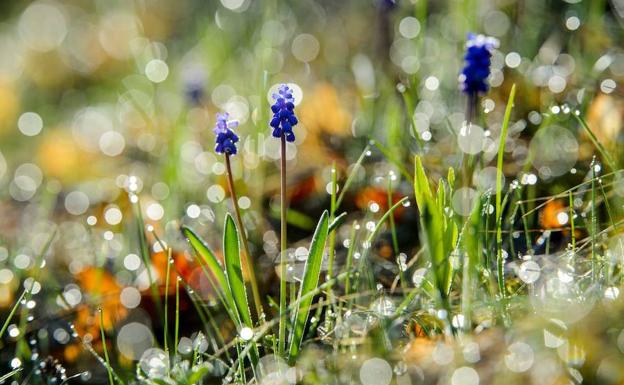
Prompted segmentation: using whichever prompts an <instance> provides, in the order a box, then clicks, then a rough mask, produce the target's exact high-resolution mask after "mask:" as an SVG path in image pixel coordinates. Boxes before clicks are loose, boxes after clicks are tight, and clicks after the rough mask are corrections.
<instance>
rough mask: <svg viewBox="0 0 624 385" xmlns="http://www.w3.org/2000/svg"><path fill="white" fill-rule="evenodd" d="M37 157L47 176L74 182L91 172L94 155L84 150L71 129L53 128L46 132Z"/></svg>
mask: <svg viewBox="0 0 624 385" xmlns="http://www.w3.org/2000/svg"><path fill="white" fill-rule="evenodd" d="M37 157H38V159H39V164H40V165H41V168H42V169H43V172H44V174H45V175H46V176H48V177H52V178H56V179H58V180H60V181H61V182H73V181H77V180H80V178H81V177H82V176H84V175H86V174H88V173H89V167H86V166H87V165H89V164H92V160H93V159H91V158H92V157H93V155H91V154H89V153H87V152H85V151H84V150H82V149H81V148H80V147H78V145H77V144H76V142H75V141H74V139H73V138H72V136H71V133H70V131H68V130H64V129H52V130H49V131H48V132H47V134H45V136H44V137H43V138H42V142H41V144H40V146H39V149H38V153H37Z"/></svg>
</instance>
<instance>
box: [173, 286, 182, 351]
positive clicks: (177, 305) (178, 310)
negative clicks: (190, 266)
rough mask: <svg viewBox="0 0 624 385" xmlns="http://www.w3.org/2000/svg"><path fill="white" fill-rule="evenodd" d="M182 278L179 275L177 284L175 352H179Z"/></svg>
mask: <svg viewBox="0 0 624 385" xmlns="http://www.w3.org/2000/svg"><path fill="white" fill-rule="evenodd" d="M180 280H182V278H180V277H178V278H177V279H176V284H175V326H174V332H173V333H174V334H173V349H174V354H178V332H179V330H180Z"/></svg>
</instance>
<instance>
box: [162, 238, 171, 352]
mask: <svg viewBox="0 0 624 385" xmlns="http://www.w3.org/2000/svg"><path fill="white" fill-rule="evenodd" d="M169 275H171V248H168V249H167V272H166V273H165V314H164V317H165V318H164V328H163V345H164V347H165V353H167V354H169V343H168V339H169Z"/></svg>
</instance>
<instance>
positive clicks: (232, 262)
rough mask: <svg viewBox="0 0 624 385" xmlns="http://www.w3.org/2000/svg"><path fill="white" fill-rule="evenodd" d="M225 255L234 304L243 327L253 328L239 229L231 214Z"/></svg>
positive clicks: (224, 248)
mask: <svg viewBox="0 0 624 385" xmlns="http://www.w3.org/2000/svg"><path fill="white" fill-rule="evenodd" d="M223 254H224V256H225V271H226V279H227V284H228V287H229V288H230V292H231V293H232V297H233V299H234V304H235V305H236V310H237V313H238V318H239V319H240V322H241V326H242V325H245V326H247V327H253V323H252V321H251V314H250V312H249V303H248V302H247V290H246V289H245V280H244V278H243V269H242V267H241V255H240V248H239V239H238V229H237V228H236V224H235V223H234V220H233V219H232V216H231V215H230V214H227V215H226V216H225V230H224V232H223Z"/></svg>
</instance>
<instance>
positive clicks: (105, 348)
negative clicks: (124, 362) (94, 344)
mask: <svg viewBox="0 0 624 385" xmlns="http://www.w3.org/2000/svg"><path fill="white" fill-rule="evenodd" d="M98 312H99V313H100V334H101V336H102V348H103V349H104V359H105V360H106V370H107V371H108V383H109V384H110V385H114V382H113V369H112V368H111V365H110V359H109V358H108V348H107V347H106V335H105V334H104V310H102V309H101V308H100V309H98Z"/></svg>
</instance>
